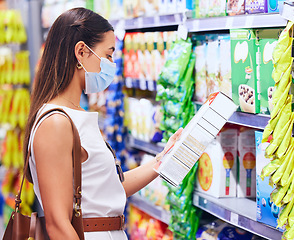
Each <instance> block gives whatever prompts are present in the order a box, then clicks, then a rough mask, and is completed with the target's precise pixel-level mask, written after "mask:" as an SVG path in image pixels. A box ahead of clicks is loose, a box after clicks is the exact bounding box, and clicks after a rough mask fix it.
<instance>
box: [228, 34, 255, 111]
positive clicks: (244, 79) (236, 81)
mask: <svg viewBox="0 0 294 240" xmlns="http://www.w3.org/2000/svg"><path fill="white" fill-rule="evenodd" d="M230 37H231V66H232V98H233V101H234V102H235V103H236V104H237V105H239V106H240V109H239V110H241V111H243V112H249V113H259V112H260V101H259V97H260V96H259V91H258V87H257V85H258V82H257V73H256V72H257V71H256V70H257V64H256V51H257V45H256V42H257V38H256V32H255V31H254V30H252V29H232V30H230Z"/></svg>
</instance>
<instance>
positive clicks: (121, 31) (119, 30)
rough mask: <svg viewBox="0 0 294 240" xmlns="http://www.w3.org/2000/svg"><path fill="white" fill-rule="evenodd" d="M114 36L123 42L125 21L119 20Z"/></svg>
mask: <svg viewBox="0 0 294 240" xmlns="http://www.w3.org/2000/svg"><path fill="white" fill-rule="evenodd" d="M114 34H115V35H116V36H117V38H118V39H119V40H121V41H123V40H124V37H125V34H126V30H125V20H124V19H122V20H119V22H118V23H117V24H116V26H115V30H114Z"/></svg>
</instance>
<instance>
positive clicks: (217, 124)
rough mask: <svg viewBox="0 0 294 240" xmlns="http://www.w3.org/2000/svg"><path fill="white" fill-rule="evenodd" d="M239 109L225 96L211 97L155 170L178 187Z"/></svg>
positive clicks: (220, 94)
mask: <svg viewBox="0 0 294 240" xmlns="http://www.w3.org/2000/svg"><path fill="white" fill-rule="evenodd" d="M224 106H226V107H224ZM236 108H237V107H236V105H235V104H234V103H233V101H232V100H231V99H230V98H229V97H227V96H226V95H224V94H223V93H221V92H218V93H214V94H212V95H210V97H209V98H208V100H207V102H206V103H205V104H203V105H202V107H201V108H200V109H199V111H198V112H197V113H196V115H195V116H194V117H193V118H192V120H191V121H190V122H189V123H188V125H187V126H186V127H185V128H184V130H183V132H182V134H181V137H180V139H179V140H178V141H177V142H176V143H175V145H174V146H173V147H172V148H171V149H170V151H168V152H167V153H166V154H165V155H164V156H163V158H162V161H160V162H159V163H158V164H157V166H156V167H155V170H156V171H157V172H158V173H159V174H160V176H161V177H162V178H163V179H165V180H166V181H167V182H169V183H170V184H171V185H174V186H178V185H179V184H180V183H181V181H182V180H183V179H184V177H185V176H186V175H187V173H188V172H189V171H190V169H191V168H192V167H193V166H194V164H195V163H196V161H197V160H198V159H199V157H200V156H201V155H202V154H203V152H204V151H205V148H206V147H207V146H208V144H209V143H210V142H211V141H212V140H213V139H214V138H215V137H216V135H217V134H218V132H219V131H220V130H221V128H222V127H223V126H224V124H225V123H226V122H227V120H228V119H229V117H230V116H231V115H232V114H233V113H234V112H235V110H236Z"/></svg>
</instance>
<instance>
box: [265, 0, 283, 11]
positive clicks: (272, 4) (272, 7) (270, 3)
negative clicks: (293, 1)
mask: <svg viewBox="0 0 294 240" xmlns="http://www.w3.org/2000/svg"><path fill="white" fill-rule="evenodd" d="M283 2H284V0H278V1H277V0H267V12H268V13H275V12H279V5H280V4H283Z"/></svg>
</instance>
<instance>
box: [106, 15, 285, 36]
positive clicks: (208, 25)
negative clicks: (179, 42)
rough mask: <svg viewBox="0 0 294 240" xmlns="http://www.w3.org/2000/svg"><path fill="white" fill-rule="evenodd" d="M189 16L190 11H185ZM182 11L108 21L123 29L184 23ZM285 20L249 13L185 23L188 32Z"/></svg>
mask: <svg viewBox="0 0 294 240" xmlns="http://www.w3.org/2000/svg"><path fill="white" fill-rule="evenodd" d="M185 14H186V15H187V16H190V15H191V13H190V12H187V13H185ZM184 21H185V17H184V13H176V14H169V15H162V16H159V15H157V16H154V17H138V18H133V19H123V20H119V21H118V20H112V21H110V23H111V24H112V25H113V26H114V28H116V26H120V27H122V28H123V29H125V30H134V29H143V28H156V27H166V26H176V25H179V24H182V23H184ZM286 23H287V21H286V20H285V19H284V18H282V17H281V16H280V15H279V14H277V13H274V14H250V15H239V16H226V17H210V18H200V19H192V18H188V19H187V20H186V21H185V24H186V26H187V28H188V31H189V32H200V31H216V30H228V29H233V28H268V27H284V26H286Z"/></svg>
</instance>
